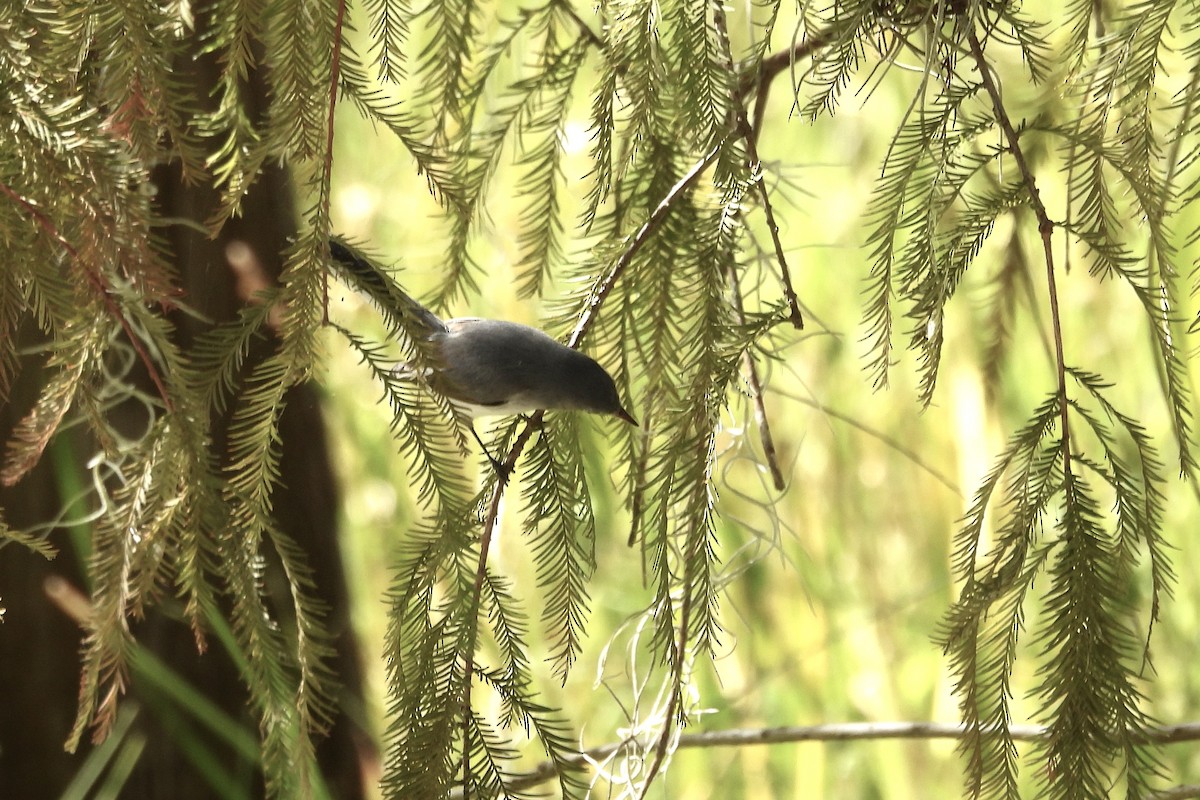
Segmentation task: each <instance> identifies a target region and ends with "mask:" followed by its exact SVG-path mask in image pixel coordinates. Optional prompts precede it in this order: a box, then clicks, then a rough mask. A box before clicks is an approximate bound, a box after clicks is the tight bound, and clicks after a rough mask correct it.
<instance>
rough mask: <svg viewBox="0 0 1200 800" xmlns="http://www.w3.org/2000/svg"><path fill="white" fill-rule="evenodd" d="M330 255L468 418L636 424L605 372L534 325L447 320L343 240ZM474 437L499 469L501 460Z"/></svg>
mask: <svg viewBox="0 0 1200 800" xmlns="http://www.w3.org/2000/svg"><path fill="white" fill-rule="evenodd" d="M329 252H330V255H331V256H333V260H334V262H335V264H336V265H337V266H339V267H340V268H341V270H342V272H343V273H344V274H346V275H347V277H348V278H349V279H350V280H351V282H352V284H353V285H355V286H358V287H360V288H361V289H363V290H364V291H365V292H367V294H368V295H370V296H371V298H372V299H373V300H374V301H375V302H376V303H378V304H379V305H380V307H381V308H383V309H384V310H385V311H390V312H392V313H396V314H399V315H401V316H402V317H403V318H404V319H405V320H407V321H408V322H409V323H410V325H409V330H410V331H411V332H412V333H413V334H414V335H419V336H421V337H423V338H424V341H425V343H426V344H427V345H428V346H429V349H428V351H427V352H428V353H429V356H430V361H431V362H432V363H431V365H430V369H431V374H430V375H429V376H428V380H429V384H430V385H431V386H432V387H433V388H434V389H435V390H436V391H438V392H440V393H441V394H443V395H445V396H446V398H447V399H449V400H450V401H451V402H452V403H454V404H455V406H457V407H458V408H460V409H461V410H462V412H463V413H464V415H465V416H467V417H468V419H470V420H474V419H475V418H476V417H482V416H499V415H506V414H531V413H533V412H535V411H542V410H555V409H561V410H567V411H590V412H592V413H596V414H611V415H612V416H615V417H618V418H620V419H623V420H625V421H626V422H628V423H630V424H631V425H637V424H638V423H637V420H635V419H634V418H633V416H632V415H631V414H630V413H629V412H628V411H626V410H625V408H624V406H622V404H621V399H620V397H619V396H618V395H617V387H616V384H615V383H614V382H613V379H612V377H611V376H610V375H609V374H608V373H607V372H605V370H604V367H602V366H600V365H599V364H597V363H596V362H595V361H594V360H592V359H591V358H589V357H588V356H586V355H584V354H583V353H580V352H579V351H578V350H572V349H571V348H569V347H567V346H565V345H563V344H562V343H560V342H558V341H556V340H554V339H552V338H551V337H549V336H547V335H546V334H544V333H542V332H541V331H539V330H538V329H537V328H531V327H529V326H528V325H521V324H518V323H516V322H502V321H500V320H495V319H480V318H478V317H458V318H455V319H448V320H442V319H440V318H439V317H438V316H437V315H436V314H434V313H433V312H432V311H430V310H429V309H427V308H425V306H423V305H421V304H420V303H418V302H417V301H416V300H414V299H412V298H411V297H409V296H408V295H407V294H406V293H405V292H403V291H402V290H400V288H399V287H398V286H396V284H395V282H394V281H392V280H391V279H390V278H389V277H388V276H387V275H386V273H384V272H382V271H381V270H380V269H379V268H378V267H376V266H375V265H374V264H372V263H371V262H370V261H369V260H368V259H367V258H365V257H364V256H363V255H362V254H361V253H359V252H357V251H356V250H355V249H354V248H352V247H351V246H349V245H347V244H345V243H344V242H341V241H338V240H336V239H332V240H330V242H329ZM470 427H471V433H472V435H474V436H475V440H476V441H478V442H479V446H480V447H483V448H484V453H486V454H487V456H488V458H489V459H490V460H491V461H492V464H493V465H494V466H495V467H496V468H497V471H499V472H501V474H503V469H502V468H501V466H500V463H499V462H498V461H497V460H496V459H495V458H493V457H492V455H491V453H488V452H487V448H486V447H484V445H483V441H482V440H480V438H479V434H477V433H476V432H475V427H474V425H471V426H470Z"/></svg>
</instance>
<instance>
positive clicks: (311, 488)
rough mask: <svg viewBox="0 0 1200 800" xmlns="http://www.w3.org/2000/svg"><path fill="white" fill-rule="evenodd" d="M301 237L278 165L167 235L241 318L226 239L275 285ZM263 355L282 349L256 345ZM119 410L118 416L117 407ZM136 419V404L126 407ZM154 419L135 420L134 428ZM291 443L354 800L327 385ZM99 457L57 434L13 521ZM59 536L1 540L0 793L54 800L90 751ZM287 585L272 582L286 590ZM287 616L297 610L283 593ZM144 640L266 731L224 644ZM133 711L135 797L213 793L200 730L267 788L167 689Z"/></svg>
mask: <svg viewBox="0 0 1200 800" xmlns="http://www.w3.org/2000/svg"><path fill="white" fill-rule="evenodd" d="M179 67H180V69H179V71H178V77H179V79H180V80H189V81H194V83H195V85H196V86H197V87H199V88H198V89H197V94H198V95H199V96H201V97H206V96H208V94H209V89H208V87H211V86H212V85H213V81H214V78H215V74H216V73H215V66H214V63H213V61H212V58H211V56H209V57H205V58H201V59H197V60H193V59H191V58H190V57H185V58H182V59H181V60H180V62H179ZM248 96H249V98H250V99H249V101H248V103H249V105H250V106H251V107H253V108H263V107H265V101H264V98H265V92H264V89H263V84H262V81H261V80H258V79H255V80H252V81H251V86H250V90H249V92H248ZM156 183H157V184H158V185H157V187H156V189H157V192H158V194H157V198H158V202H159V204H160V210H161V213H162V214H163V216H165V217H177V218H186V219H191V220H195V221H197V222H203V221H204V220H205V219H207V218H208V217H209V216H210V214H211V213H212V211H213V208H214V201H215V195H214V193H213V191H212V190H211V188H209V187H205V186H197V185H184V184H182V183H181V182H180V181H179V180H178V175H177V174H176V172H175V171H174V170H173V169H171V168H169V167H166V168H163V169H160V170H159V171H158V173H157V175H156ZM294 231H295V223H294V210H293V206H292V193H291V187H290V186H289V184H288V180H287V176H286V175H285V174H284V173H283V172H282V171H279V170H268V171H267V172H266V173H265V174H264V175H262V176H261V177H260V179H259V180H258V181H257V182H256V183H255V185H254V187H253V189H252V191H251V193H250V194H249V196H247V197H246V199H245V202H244V205H243V213H242V215H241V216H240V217H239V218H238V219H235V220H234V221H233V222H231V223H230V224H229V225H227V226H226V228H225V230H224V231H223V233H222V236H221V237H220V239H218V240H215V241H214V240H210V239H208V238H206V237H204V236H202V235H199V234H197V233H196V232H194V231H192V230H189V229H188V228H186V227H183V226H176V227H174V228H172V229H170V235H169V236H168V237H167V238H168V244H169V245H170V247H171V249H172V252H173V253H174V254H175V257H176V264H177V270H178V274H179V275H180V277H181V281H182V285H183V288H184V291H185V298H186V302H187V303H188V304H189V305H190V306H192V307H194V308H197V309H199V310H201V311H202V312H203V313H204V314H205V315H207V316H208V317H209V318H211V319H214V320H218V321H219V320H226V319H230V318H232V317H233V316H234V315H235V314H236V313H237V310H238V309H239V308H240V307H241V306H242V305H243V303H244V302H245V300H244V298H243V297H242V296H241V295H240V293H239V286H238V282H237V279H236V278H235V276H234V274H233V273H232V271H231V269H230V267H229V264H228V262H227V259H226V255H225V252H226V251H225V248H226V246H227V244H228V243H229V242H231V241H235V240H238V241H241V242H244V243H245V244H247V245H248V246H249V247H250V249H251V251H252V252H253V253H254V254H255V256H256V258H257V259H258V261H260V262H261V268H262V273H263V276H264V277H265V278H266V279H267V280H274V279H275V278H276V277H277V276H278V274H279V269H280V266H281V265H280V263H279V257H278V254H279V253H280V252H281V250H282V249H283V248H284V247H285V246H286V244H287V241H288V237H290V236H291V235H292V234H293V233H294ZM176 322H177V324H178V325H179V330H180V340H181V344H182V345H183V346H184V348H185V349H186V348H187V347H188V346H190V344H191V341H192V340H193V338H194V336H195V334H196V333H198V332H199V330H200V328H199V327H198V326H199V323H197V322H196V321H195V320H194V319H193V318H190V317H184V316H183V315H178V316H177V318H176ZM260 345H261V351H260V353H258V354H257V356H258V357H261V355H262V353H264V352H267V351H269V350H270V348H272V347H274V346H275V343H274V342H267V341H265V340H264V341H263V342H261V343H260ZM39 364H40V359H39V358H27V359H25V361H24V364H23V370H22V372H21V374H20V375H19V378H18V382H17V384H16V385H15V386H14V390H13V392H12V395H11V397H10V402H8V403H7V404H4V405H0V442H3V441H7V439H8V436H9V434H10V432H11V430H12V428H13V426H14V425H15V424H16V423H17V422H18V421H19V420H20V419H21V417H22V415H23V414H25V413H26V411H27V410H28V409H29V407H30V406H31V405H32V403H33V400H34V398H35V397H36V395H37V392H38V391H39V389H40V387H41V386H42V384H43V378H44V375H43V374H42V371H41V370H40V368H39ZM116 413H117V414H120V413H122V410H120V409H118V410H117V412H116ZM129 413H130V414H132V415H133V416H134V417H136V416H137V415H138V414H139V413H141V412H139V411H138V410H137V409H131V410H129ZM139 422H140V423H141V424H143V425H144V421H139V420H137V419H132V420H131V421H130V423H129V424H130V425H133V426H137V425H138V424H139ZM222 429H223V424H222V422H221V421H218V422H217V428H216V430H217V434H218V435H217V436H216V441H217V444H216V447H217V448H218V457H221V454H222V452H223V449H222V444H221V441H222V437H221V436H220V431H221V430H222ZM281 434H282V440H283V451H282V452H283V456H282V464H281V468H282V478H281V481H280V487H279V489H278V492H277V496H276V498H275V501H274V507H275V509H276V511H277V514H278V522H279V524H280V526H281V527H282V528H283V530H284V531H285V532H287V533H288V534H289V535H290V536H291V537H292V538H293V539H294V540H295V541H296V542H297V543H298V544H299V545H300V547H302V548H303V549H304V550H305V552H306V553H307V555H308V563H309V565H310V566H311V567H312V568H313V570H314V573H315V579H316V583H317V590H318V593H319V594H320V596H321V599H322V600H323V601H324V602H325V604H326V605H327V607H328V608H329V610H330V611H329V615H328V618H327V620H326V623H327V627H328V629H329V630H330V632H331V633H332V634H333V636H334V637H335V643H336V647H337V657H336V658H337V660H336V663H335V664H334V665H333V666H334V669H335V671H336V673H337V676H338V678H339V680H340V682H341V694H340V697H339V700H340V702H339V714H338V716H337V718H336V720H335V725H334V728H333V730H332V731H331V733H330V735H329V736H328V737H327V738H324V739H322V740H321V741H320V742H319V743H318V759H319V763H320V767H321V772H322V778H323V780H324V781H325V782H326V783H327V785H328V786H329V788H330V790H331V793H332V794H333V796H334V797H335V798H357V797H361V796H363V794H364V777H363V776H364V769H363V766H364V764H369V763H371V761H373V759H374V753H373V749H372V748H373V745H372V744H371V741H370V737H369V736H367V735H366V734H364V733H363V732H362V731H361V729H360V728H359V727H358V725H357V724H356V723H355V722H354V721H352V720H351V719H349V718H348V717H347V715H346V714H345V713H344V711H343V710H342V709H346V708H351V709H359V708H362V707H363V703H362V701H361V699H360V698H361V694H362V679H361V677H362V676H361V665H360V663H359V653H358V648H357V645H356V640H355V637H354V634H353V631H352V629H351V626H350V622H349V616H348V610H349V603H348V598H347V592H346V585H345V580H344V576H343V573H342V564H341V555H340V552H339V549H338V542H337V535H336V534H337V531H336V512H337V505H338V498H337V489H336V486H335V483H334V479H333V475H332V472H331V469H330V465H329V454H328V452H327V448H326V441H325V434H324V426H323V422H322V419H321V414H320V409H319V404H318V398H317V392H316V390H315V389H314V388H313V387H310V386H305V387H300V388H298V389H296V390H294V391H292V392H291V393H290V394H289V396H288V399H287V405H286V408H285V410H284V412H283V416H282V422H281ZM90 452H91V447H90V445H89V443H88V442H85V441H80V439H79V437H76V436H66V437H61V441H58V442H56V443H55V444H53V445H52V450H51V452H49V453H47V456H46V457H45V458H43V461H42V463H41V464H40V465H39V466H38V467H37V469H35V470H34V471H33V472H32V473H31V474H29V475H28V476H27V477H26V478H25V479H24V480H23V481H21V483H20V484H18V485H17V486H15V487H13V488H8V489H5V488H0V508H3V509H4V512H5V515H6V516H7V519H8V522H9V523H10V525H12V526H13V527H15V528H26V527H28V526H30V525H33V524H37V523H41V522H46V521H49V520H53V519H55V517H56V515H57V514H58V512H59V511H60V509H61V508H62V505H63V503H64V493H65V487H67V486H69V481H66V480H65V479H64V477H63V474H64V473H63V470H65V471H66V472H67V473H70V474H71V475H72V477H73V479H74V480H77V481H82V482H84V484H85V485H86V482H87V481H88V480H89V478H88V476H87V474H86V472H85V470H84V464H83V462H84V460H85V459H86V458H87V456H88V455H89V454H90ZM51 541H52V542H53V543H54V544H55V545H56V546H57V547H58V549H59V551H60V555H59V557H58V558H57V559H55V560H54V561H52V562H47V561H45V560H43V559H42V558H40V557H39V556H37V555H34V554H31V553H29V552H27V551H25V550H24V549H23V548H20V547H16V546H12V545H10V546H7V547H4V548H0V603H3V605H4V606H6V607H7V612H6V613H5V615H4V621H3V623H2V624H0V798H22V799H23V800H38V799H39V798H57V797H59V796H60V794H61V793H62V791H63V790H64V788H65V787H66V786H67V785H68V784H69V783H70V781H71V780H72V778H73V777H74V776H75V774H76V773H77V771H78V769H79V767H80V765H81V764H82V763H83V762H84V760H85V759H86V758H87V756H88V752H89V749H90V748H89V747H87V746H85V747H81V748H80V752H78V753H76V754H69V753H66V752H64V750H63V744H64V742H65V741H66V738H67V735H68V732H69V730H70V726H71V723H72V721H73V719H74V714H75V705H76V701H77V694H78V687H79V646H80V639H81V635H80V630H79V627H78V625H77V624H76V623H75V622H73V621H72V620H71V619H70V618H69V617H68V616H67V615H66V614H64V613H63V612H62V611H61V610H60V609H59V608H58V607H57V606H56V605H55V604H54V603H52V602H51V601H50V599H49V598H48V597H47V594H46V591H45V588H46V584H47V581H48V580H51V579H55V578H61V579H65V580H66V581H67V582H68V583H69V584H70V585H72V586H74V587H76V588H77V589H78V590H79V591H81V592H85V593H86V589H85V587H86V581H85V580H84V578H83V572H82V569H81V567H80V565H79V562H78V560H77V558H76V555H75V553H74V550H73V548H72V546H71V543H70V541H69V536H68V534H67V532H66V531H63V530H56V531H55V532H54V534H53V535H52V536H51ZM276 584H277V582H275V581H270V580H269V581H268V585H269V586H271V587H272V588H275V586H276ZM275 607H276V608H277V609H287V608H288V607H289V601H288V600H287V598H286V595H284V594H281V595H280V596H279V598H278V602H277V603H275ZM134 630H135V634H136V635H137V638H138V640H139V642H140V643H141V644H143V645H144V646H146V647H147V648H148V649H149V650H150V651H152V652H153V653H154V654H155V655H156V656H157V657H158V658H159V659H160V660H161V661H163V662H164V663H166V664H167V665H168V666H169V667H170V669H171V670H172V671H174V672H175V673H176V674H177V675H179V676H180V677H181V678H183V679H184V680H185V681H187V682H188V683H189V684H191V686H192V687H193V688H194V689H195V690H196V691H198V692H199V693H201V694H203V695H204V696H205V697H206V698H207V699H208V700H209V701H211V702H212V703H214V704H216V705H217V706H218V707H220V708H221V709H223V710H224V711H225V712H226V713H228V714H229V715H231V716H233V717H234V718H236V719H239V720H242V721H243V722H244V724H245V726H246V727H247V729H248V730H249V731H251V732H254V733H257V724H256V722H255V720H254V718H253V715H252V713H251V712H250V710H249V709H248V695H247V692H246V689H245V686H244V684H243V682H242V680H241V678H240V677H239V675H238V672H237V669H236V667H235V666H234V664H233V662H232V661H231V659H230V658H229V657H228V656H227V654H226V653H225V651H224V649H223V647H221V646H220V644H218V643H216V642H215V641H210V643H209V644H210V646H209V648H208V650H207V652H206V653H205V654H203V655H200V654H198V653H197V651H196V645H195V642H194V639H193V636H192V633H191V632H190V630H189V629H188V628H187V627H186V626H185V625H183V624H180V623H179V622H177V621H174V620H171V619H168V618H167V617H165V616H163V615H160V614H154V615H152V616H151V617H150V618H149V619H147V620H146V621H144V622H142V623H139V624H137V625H136V626H135V628H134ZM124 703H125V706H126V708H127V709H135V708H136V710H137V714H136V719H135V720H134V722H133V727H132V728H131V733H132V734H133V735H135V736H136V735H141V736H144V737H145V738H144V742H145V745H144V748H143V749H142V750H141V755H140V757H139V758H138V760H137V764H136V766H135V767H134V770H133V772H132V774H131V775H130V776H129V778H128V779H127V781H126V782H125V783H124V786H125V790H124V792H123V793H122V796H124V797H130V798H164V799H167V798H169V799H170V800H190V799H191V798H195V799H196V800H201V799H202V798H203V799H204V800H207V799H208V798H211V797H214V796H217V795H216V793H215V791H214V790H213V788H212V787H211V785H210V784H209V783H208V781H207V780H206V776H205V775H204V774H203V772H204V770H203V768H202V767H197V765H195V764H194V763H192V762H191V761H190V760H189V758H188V756H187V753H186V752H185V750H186V749H187V748H185V747H183V746H181V741H182V740H183V739H184V738H186V737H188V736H195V737H198V739H199V741H201V742H202V743H203V744H204V746H205V747H207V748H209V749H210V751H211V752H213V753H214V754H216V755H217V756H218V760H219V763H220V765H221V767H222V768H223V769H225V770H228V771H229V772H231V773H232V774H234V775H237V776H239V782H240V784H241V785H242V786H244V787H245V790H246V792H247V796H252V797H258V796H261V788H260V787H261V777H260V775H259V773H258V770H257V768H256V767H255V766H254V765H253V764H252V763H245V762H244V761H242V760H241V759H239V757H238V756H237V754H236V753H234V752H233V750H232V749H231V748H229V747H227V746H226V745H224V744H223V743H221V742H220V741H219V740H218V739H216V738H215V737H213V736H212V735H211V734H210V733H209V732H208V731H207V730H205V729H204V727H203V726H202V725H201V724H198V723H197V722H196V721H195V720H194V719H192V718H190V717H189V716H188V715H187V714H185V713H178V712H176V713H166V714H163V713H160V712H161V710H162V709H163V708H164V707H166V708H168V710H169V709H170V707H169V704H168V705H167V706H164V698H163V695H162V693H161V690H156V689H155V688H154V687H153V686H146V685H139V684H138V683H137V682H136V681H135V682H134V684H133V685H132V686H131V687H129V695H128V697H127V698H126V700H125V701H124Z"/></svg>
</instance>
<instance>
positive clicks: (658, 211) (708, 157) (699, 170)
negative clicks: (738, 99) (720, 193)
mask: <svg viewBox="0 0 1200 800" xmlns="http://www.w3.org/2000/svg"><path fill="white" fill-rule="evenodd" d="M721 144H722V143H721V142H718V143H717V144H715V145H713V146H712V148H711V149H710V150H709V151H708V152H707V153H705V154H704V157H703V158H701V159H700V160H699V161H697V162H696V163H695V164H693V165H692V168H691V169H689V170H688V171H687V172H685V173H684V175H683V177H681V178H680V179H679V180H678V181H677V182H676V183H675V185H674V186H672V187H671V189H670V191H668V192H667V193H666V195H665V196H664V197H663V199H662V200H660V201H659V203H658V205H657V206H656V207H655V208H654V211H653V212H651V214H650V216H649V217H647V218H646V221H645V222H643V223H642V227H640V228H638V231H637V233H635V234H634V235H633V238H632V239H630V240H629V245H628V246H627V247H626V248H625V250H624V251H623V252H622V253H621V255H620V256H619V257H618V258H617V260H616V261H615V262H614V263H613V266H612V269H610V270H609V272H608V275H606V276H605V278H604V280H602V281H601V282H600V284H599V285H598V286H597V287H596V289H595V291H594V292H592V299H591V301H590V302H589V303H588V305H587V307H586V308H585V309H584V310H583V313H582V314H580V315H579V322H577V323H576V324H575V329H574V330H573V331H571V338H570V339H568V340H567V346H568V347H579V345H580V344H581V343H582V342H583V337H584V336H585V335H586V334H587V332H588V329H589V328H591V326H592V320H593V318H594V317H595V315H596V310H597V309H598V308H599V307H600V305H601V304H602V303H603V302H604V300H605V298H607V297H608V295H609V294H610V293H611V292H612V290H613V287H614V286H615V285H616V283H617V279H618V278H620V277H621V275H622V274H623V273H624V272H625V270H626V269H627V268H628V267H629V265H630V264H631V263H632V262H633V257H634V256H635V255H637V253H638V251H639V250H641V249H642V247H643V246H645V244H646V242H647V241H649V239H650V236H651V235H652V234H653V233H654V232H655V231H656V230H658V228H659V226H660V225H662V224H663V221H664V220H666V218H667V215H668V214H670V213H671V209H672V208H673V207H674V206H675V203H676V202H677V201H678V200H679V198H680V197H681V196H682V195H683V193H684V192H686V191H687V190H688V189H690V188H691V186H692V184H694V183H695V182H696V179H697V178H699V177H700V176H701V175H702V174H703V173H704V170H706V169H708V167H709V166H710V165H711V164H712V163H713V162H714V161H716V160H717V154H718V153H720V152H721Z"/></svg>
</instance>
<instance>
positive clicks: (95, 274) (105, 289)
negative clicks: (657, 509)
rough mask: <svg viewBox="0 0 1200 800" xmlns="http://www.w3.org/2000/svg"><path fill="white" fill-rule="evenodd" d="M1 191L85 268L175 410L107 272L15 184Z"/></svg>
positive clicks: (3, 186)
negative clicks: (88, 258)
mask: <svg viewBox="0 0 1200 800" xmlns="http://www.w3.org/2000/svg"><path fill="white" fill-rule="evenodd" d="M0 192H3V193H4V194H6V195H8V197H9V198H11V199H12V201H13V202H14V203H16V204H17V205H19V206H20V207H21V208H23V209H24V210H25V213H27V214H28V215H29V216H31V217H32V218H33V220H34V221H35V222H37V224H38V227H40V228H41V229H42V230H43V231H45V233H46V234H47V235H48V236H49V237H50V238H51V239H53V240H54V241H56V242H57V243H58V244H59V245H60V246H61V247H62V248H63V249H64V250H66V251H67V253H69V254H70V256H71V258H72V259H73V260H74V261H75V263H76V264H78V265H79V267H80V268H81V269H82V270H83V274H84V275H85V276H86V277H87V280H88V283H90V284H91V286H92V289H93V290H94V291H95V293H96V294H97V295H99V297H100V299H101V300H102V301H103V302H104V305H105V306H106V307H107V308H108V311H109V313H110V314H112V316H113V317H115V318H116V320H117V322H118V323H120V325H121V329H122V330H124V331H125V335H126V336H127V337H129V343H130V344H131V345H132V346H133V349H134V351H135V352H137V354H138V358H139V359H140V360H141V362H142V364H143V365H145V367H146V372H147V374H148V375H149V376H150V380H151V381H152V382H153V383H154V387H155V389H157V390H158V396H159V397H161V398H162V401H163V406H164V407H165V408H166V409H167V411H172V410H173V409H174V408H175V404H174V403H173V402H172V401H171V396H170V394H169V393H168V392H167V387H166V385H165V384H164V383H163V380H162V377H161V376H159V374H158V369H157V368H156V367H155V366H154V361H153V360H152V359H151V358H150V353H148V352H147V351H146V347H145V345H143V344H142V341H141V340H140V339H139V338H138V337H137V335H136V334H135V333H134V332H133V326H132V325H131V324H130V323H129V320H128V319H126V318H125V314H124V312H122V311H121V307H120V306H119V305H117V301H116V300H115V299H113V296H112V290H111V289H110V288H109V285H108V281H106V280H105V279H104V275H103V274H102V273H101V272H100V271H99V270H98V269H96V268H95V267H94V266H93V265H91V264H87V263H85V262H84V259H83V258H82V257H81V256H80V254H79V251H78V250H77V249H76V248H75V246H74V245H72V244H71V243H70V242H68V241H67V239H66V237H65V236H63V235H62V233H61V232H60V231H59V230H58V227H57V226H55V224H54V222H53V221H52V220H51V219H50V218H49V217H47V216H46V215H45V214H44V213H42V210H41V209H40V208H38V207H37V205H36V204H35V203H34V202H33V201H31V200H28V199H26V198H24V197H22V196H21V195H20V194H18V193H17V192H16V191H14V190H13V189H12V187H10V186H8V184H6V183H3V182H0Z"/></svg>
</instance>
